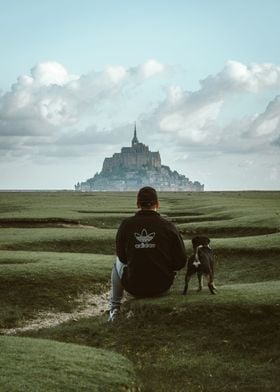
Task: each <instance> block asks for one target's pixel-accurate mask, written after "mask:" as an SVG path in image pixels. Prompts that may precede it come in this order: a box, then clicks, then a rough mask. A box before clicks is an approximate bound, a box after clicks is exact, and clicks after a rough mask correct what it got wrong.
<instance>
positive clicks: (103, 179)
mask: <svg viewBox="0 0 280 392" xmlns="http://www.w3.org/2000/svg"><path fill="white" fill-rule="evenodd" d="M142 186H153V187H155V188H156V189H157V190H159V191H198V192H199V191H204V185H201V184H200V183H199V182H198V181H194V182H192V181H190V180H189V178H187V177H186V176H184V175H182V174H179V173H178V172H177V171H172V170H171V169H170V168H169V166H165V165H162V164H161V158H160V154H159V152H158V151H157V152H153V151H150V150H149V147H148V146H145V145H144V144H143V143H140V142H139V141H138V138H137V132H136V124H135V127H134V136H133V139H132V142H131V147H122V149H121V152H120V153H115V154H114V155H113V156H112V157H110V158H105V159H104V162H103V167H102V171H101V172H100V173H96V174H95V175H94V177H92V178H89V179H88V180H87V181H85V182H78V183H77V184H76V185H75V190H76V191H82V192H87V191H134V190H138V189H139V188H141V187H142Z"/></svg>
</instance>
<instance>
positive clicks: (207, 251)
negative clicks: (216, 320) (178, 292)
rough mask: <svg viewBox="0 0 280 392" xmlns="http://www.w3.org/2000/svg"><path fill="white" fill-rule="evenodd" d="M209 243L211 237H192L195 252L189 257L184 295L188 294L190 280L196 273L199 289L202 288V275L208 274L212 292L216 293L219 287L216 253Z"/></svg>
mask: <svg viewBox="0 0 280 392" xmlns="http://www.w3.org/2000/svg"><path fill="white" fill-rule="evenodd" d="M209 244H210V239H209V238H208V237H204V236H197V237H194V238H193V239H192V245H193V250H194V254H192V255H191V256H190V258H189V259H188V264H187V272H186V276H185V287H184V291H183V294H184V295H185V294H187V291H188V285H189V281H190V279H191V276H192V275H194V274H195V273H196V274H197V277H198V291H201V290H202V275H206V276H207V279H208V287H209V290H210V292H211V294H216V290H217V289H216V287H215V285H214V255H213V251H212V249H211V248H210V246H209Z"/></svg>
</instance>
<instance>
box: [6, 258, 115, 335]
mask: <svg viewBox="0 0 280 392" xmlns="http://www.w3.org/2000/svg"><path fill="white" fill-rule="evenodd" d="M113 260H114V257H113V256H106V255H95V254H91V255H88V254H79V255H78V257H77V255H76V254H73V253H54V252H52V253H50V252H11V251H10V252H9V251H0V267H1V274H0V327H1V328H4V327H14V326H19V325H21V324H22V323H23V322H24V321H26V320H27V319H29V318H32V317H34V316H36V314H37V313H38V311H42V310H51V311H53V312H58V311H67V312H70V311H72V310H73V309H74V308H75V307H76V306H77V304H76V299H77V297H78V296H79V295H81V294H82V293H83V292H91V293H100V292H102V291H104V290H105V288H106V289H108V287H109V286H108V282H109V277H110V273H111V268H112V264H113Z"/></svg>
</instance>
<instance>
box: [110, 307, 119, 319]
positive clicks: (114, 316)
mask: <svg viewBox="0 0 280 392" xmlns="http://www.w3.org/2000/svg"><path fill="white" fill-rule="evenodd" d="M119 316H120V309H118V308H114V309H112V310H110V311H109V317H108V322H113V321H116V320H117V319H118V318H119Z"/></svg>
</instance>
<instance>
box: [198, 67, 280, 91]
mask: <svg viewBox="0 0 280 392" xmlns="http://www.w3.org/2000/svg"><path fill="white" fill-rule="evenodd" d="M200 83H201V86H202V89H203V90H205V91H206V92H208V93H210V92H211V93H214V94H228V93H233V92H252V93H257V92H259V91H261V90H264V89H268V88H277V87H280V66H278V65H275V64H270V63H264V64H250V65H244V64H242V63H240V62H238V61H232V60H230V61H227V63H226V64H225V67H224V68H223V70H222V71H221V72H219V73H218V74H216V75H210V76H208V77H207V78H206V79H204V80H202V81H201V82H200Z"/></svg>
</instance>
